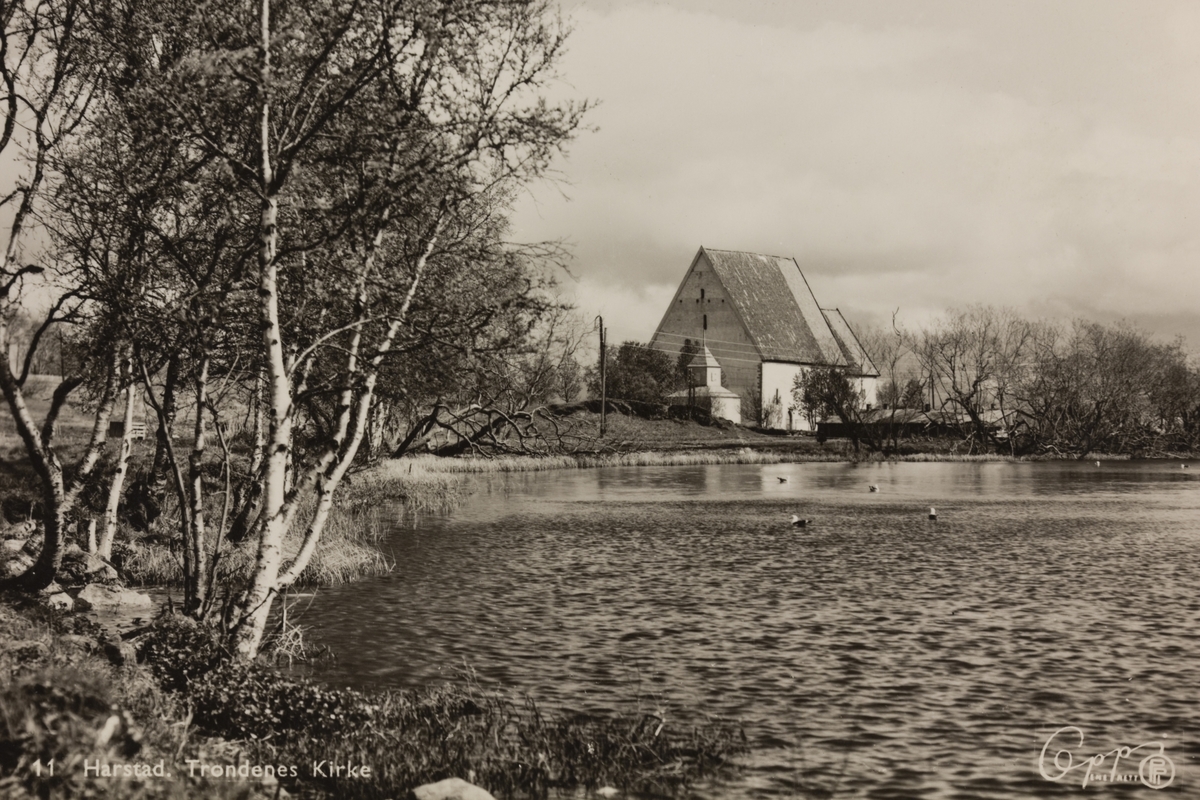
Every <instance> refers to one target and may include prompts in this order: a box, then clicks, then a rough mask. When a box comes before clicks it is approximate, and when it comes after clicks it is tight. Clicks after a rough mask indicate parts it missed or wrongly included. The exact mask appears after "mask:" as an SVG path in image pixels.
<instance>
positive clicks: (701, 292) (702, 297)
mask: <svg viewBox="0 0 1200 800" xmlns="http://www.w3.org/2000/svg"><path fill="white" fill-rule="evenodd" d="M700 299H701V300H703V299H704V290H703V289H701V290H700Z"/></svg>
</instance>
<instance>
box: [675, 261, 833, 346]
mask: <svg viewBox="0 0 1200 800" xmlns="http://www.w3.org/2000/svg"><path fill="white" fill-rule="evenodd" d="M701 256H704V257H705V258H706V259H707V261H708V263H709V264H710V265H711V266H712V269H713V272H714V273H715V274H716V276H717V278H718V279H719V280H720V281H721V284H722V285H723V286H724V287H725V291H726V293H727V294H728V295H729V302H730V303H732V304H733V307H734V310H735V311H736V312H737V314H738V316H739V317H741V319H742V323H743V324H744V325H745V326H746V332H747V333H748V334H749V336H750V339H751V340H752V341H753V342H754V344H755V346H756V347H757V348H758V351H759V353H760V355H761V356H762V358H763V359H764V360H766V361H795V362H800V363H804V364H828V365H831V366H845V365H846V364H847V359H846V355H845V353H844V351H843V349H842V347H841V346H840V345H839V343H838V341H837V338H836V337H835V335H834V332H833V330H831V328H830V324H829V322H828V320H827V319H826V318H825V315H824V314H823V313H822V312H821V308H820V306H818V305H817V300H816V298H815V297H813V293H812V290H811V289H810V288H809V287H808V281H806V280H805V279H804V275H803V273H801V272H800V265H799V264H797V263H796V260H795V259H793V258H783V257H780V256H767V255H760V254H758V253H741V252H737V251H734V250H712V249H709V248H706V247H701V248H700V252H699V253H697V254H696V259H695V260H694V261H693V262H692V264H693V268H694V267H695V265H696V263H698V261H699V259H700V257H701ZM839 316H840V315H839ZM844 322H845V320H843V323H844ZM856 341H857V340H856Z"/></svg>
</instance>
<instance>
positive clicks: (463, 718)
mask: <svg viewBox="0 0 1200 800" xmlns="http://www.w3.org/2000/svg"><path fill="white" fill-rule="evenodd" d="M136 650H137V661H136V662H135V661H134V660H133V658H132V656H133V653H132V648H131V647H130V646H129V645H128V644H126V645H122V644H120V643H119V641H118V640H116V639H114V638H112V637H111V636H110V635H107V634H105V633H104V632H102V631H101V630H100V629H99V628H98V627H97V626H96V625H95V624H94V623H93V622H90V621H89V620H88V619H87V618H85V617H83V616H81V615H78V614H74V615H63V614H60V613H58V612H54V611H51V610H49V609H45V608H42V607H40V606H38V605H36V604H34V603H31V602H29V601H28V600H25V599H22V598H20V597H15V596H10V597H3V598H0V687H2V688H0V796H3V797H6V798H9V797H11V798H26V797H28V798H35V797H37V798H75V797H100V796H103V797H112V798H200V797H205V798H208V797H220V798H257V797H276V796H278V791H277V790H278V789H280V788H283V789H285V790H286V791H287V792H289V793H291V794H293V795H299V796H303V797H313V798H326V797H329V798H332V797H337V798H389V797H390V798H400V797H404V796H405V795H406V793H407V792H408V791H409V790H411V789H412V788H414V787H416V786H418V785H420V784H422V783H427V782H431V781H435V780H439V779H442V778H446V777H462V778H465V779H469V780H472V781H473V782H474V783H476V784H478V785H480V786H483V787H484V788H486V789H488V790H490V791H491V792H493V793H494V794H496V795H497V796H498V797H513V796H521V797H535V798H536V797H546V796H549V795H551V794H552V793H555V792H557V791H560V790H561V791H566V792H576V791H579V790H586V789H597V788H600V787H604V786H611V787H615V788H617V789H620V790H623V791H626V792H640V793H654V794H677V793H679V792H680V791H683V790H685V789H686V788H687V787H688V786H690V785H692V784H694V783H695V782H696V781H702V780H705V779H709V778H712V777H719V776H720V775H722V774H723V773H725V772H726V771H727V770H729V769H731V768H732V767H731V759H733V758H734V757H735V756H736V755H738V754H739V753H741V752H743V751H744V750H745V737H744V735H743V734H742V732H741V730H740V729H739V728H737V727H735V726H732V725H729V724H724V723H721V722H717V721H710V722H707V723H704V724H701V725H684V724H680V723H678V722H676V721H675V720H673V719H670V718H664V717H663V716H661V715H660V714H661V712H655V713H649V712H646V711H643V710H641V709H639V708H638V707H637V705H636V703H634V704H633V705H632V706H631V708H630V709H629V710H628V711H627V712H625V713H618V714H613V715H610V716H604V717H582V716H573V715H569V714H564V713H548V712H545V711H543V710H541V709H539V708H538V707H537V705H536V703H535V702H534V701H533V700H532V699H529V698H523V697H512V696H509V695H507V694H504V693H502V692H499V691H495V690H489V689H485V688H483V687H481V686H480V685H479V684H478V682H476V681H474V680H471V679H469V677H468V678H467V679H465V680H463V681H461V682H459V683H457V684H454V685H445V686H440V687H434V688H430V689H428V690H425V691H420V692H380V693H362V692H355V691H350V690H344V689H332V688H328V687H324V686H321V685H319V684H315V683H309V682H306V681H302V680H295V679H291V678H288V677H285V676H283V675H282V674H280V673H279V672H278V671H276V670H274V669H272V668H271V667H270V666H268V665H266V664H257V663H256V664H237V663H233V662H231V661H230V660H229V659H228V654H227V653H226V651H225V650H224V649H223V647H222V646H221V644H220V643H219V641H218V640H217V639H216V638H215V637H213V636H212V635H211V633H210V632H208V631H206V630H205V629H203V628H200V627H198V626H196V625H195V624H194V623H190V622H186V621H183V620H179V619H176V618H166V619H162V620H159V621H158V622H156V623H155V625H154V626H152V628H151V629H150V630H149V631H148V632H146V633H145V634H144V635H142V636H141V637H140V638H139V640H138V641H137V645H136ZM122 662H123V663H122ZM339 773H340V774H339Z"/></svg>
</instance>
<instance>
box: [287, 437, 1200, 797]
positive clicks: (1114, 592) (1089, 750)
mask: <svg viewBox="0 0 1200 800" xmlns="http://www.w3.org/2000/svg"><path fill="white" fill-rule="evenodd" d="M1194 473H1195V474H1194ZM780 477H784V478H787V482H781V481H780V480H779V478H780ZM869 484H876V485H878V486H879V491H878V492H869V491H868V485H869ZM930 506H935V507H936V508H937V511H938V515H939V517H938V519H937V520H936V521H930V520H929V519H927V516H928V511H929V507H930ZM793 513H796V514H799V515H800V516H802V517H806V518H809V519H811V520H812V522H811V523H810V524H809V526H808V527H807V528H806V529H804V530H799V529H795V528H792V527H791V526H790V525H789V524H788V519H789V517H790V515H791V514H793ZM389 546H390V548H391V550H392V552H393V556H394V558H395V560H396V562H397V568H396V570H395V572H394V573H392V574H390V575H387V576H384V577H381V578H378V579H375V580H370V581H363V582H360V583H356V584H353V585H350V586H344V587H339V588H336V589H332V590H326V591H323V592H321V593H320V594H319V595H318V596H317V597H316V598H315V599H314V600H313V602H312V604H311V606H310V608H309V609H308V611H307V612H306V614H305V617H304V620H303V621H304V623H305V624H307V625H311V626H313V630H312V637H313V638H314V639H315V640H317V641H318V642H321V643H325V644H328V645H330V646H331V647H332V648H334V650H335V651H337V652H338V654H339V661H338V663H337V664H336V665H335V666H334V667H331V668H330V669H329V670H328V672H327V673H326V674H325V676H324V677H326V678H327V679H329V680H331V681H333V682H339V683H344V684H349V685H356V686H389V687H416V686H421V685H425V684H428V683H434V682H440V681H441V680H444V679H449V678H452V677H453V674H454V671H455V669H456V668H458V667H461V666H462V665H463V664H464V663H465V664H468V665H470V666H471V667H473V668H474V669H476V670H477V671H478V673H479V675H480V676H481V677H482V678H483V679H484V680H485V681H486V682H489V683H490V682H495V683H497V684H500V685H503V686H504V687H506V688H510V689H515V690H519V691H523V692H528V693H530V694H532V695H534V696H535V697H536V698H537V699H538V700H539V701H540V702H541V703H542V704H544V705H547V706H550V707H559V708H567V709H572V710H604V709H610V708H617V707H628V706H629V704H630V703H631V702H633V701H634V700H635V699H636V698H637V697H638V696H639V695H640V697H641V702H642V704H643V705H644V706H651V707H653V708H655V709H657V708H660V707H661V708H665V709H666V710H667V714H668V717H669V718H674V719H676V720H680V721H688V720H695V719H699V718H702V716H703V715H704V714H711V715H716V716H721V717H724V718H728V719H733V720H738V721H740V722H741V723H742V724H743V726H744V728H745V731H746V734H747V736H748V737H749V739H750V743H751V746H752V753H751V755H750V756H749V757H747V758H746V759H745V762H744V764H745V769H744V770H743V771H742V772H741V774H740V775H738V776H736V777H735V778H734V779H733V780H732V781H731V782H729V783H725V784H721V785H718V786H711V787H702V788H701V790H700V795H701V796H704V797H733V798H748V797H823V796H830V794H831V793H832V795H833V796H837V797H870V798H925V797H928V798H992V797H996V798H1024V797H1043V796H1047V797H1049V796H1053V797H1059V796H1062V797H1067V796H1081V795H1082V794H1084V793H1089V794H1091V795H1099V796H1110V795H1111V796H1120V797H1126V796H1132V795H1138V796H1143V797H1144V796H1146V795H1147V794H1148V793H1150V792H1152V789H1151V788H1149V787H1148V786H1147V785H1145V783H1146V782H1151V781H1154V780H1156V779H1157V780H1158V781H1159V782H1160V785H1161V784H1162V782H1165V781H1166V780H1167V778H1168V777H1169V775H1168V771H1169V770H1170V769H1173V770H1174V778H1173V780H1172V782H1171V784H1170V786H1169V787H1168V788H1167V791H1168V792H1171V793H1174V794H1176V795H1177V796H1193V797H1197V796H1200V768H1198V767H1197V763H1196V757H1197V754H1198V750H1200V747H1198V744H1200V596H1198V591H1200V464H1197V465H1195V466H1194V467H1193V468H1192V469H1191V470H1185V469H1181V468H1180V463H1179V462H1166V461H1164V462H1140V463H1138V462H1105V463H1103V464H1102V465H1101V466H1100V467H1097V466H1095V464H1094V462H1086V463H1083V464H1079V463H1074V462H1072V463H1064V462H1055V463H1039V464H1012V463H978V464H972V463H931V464H870V465H851V464H787V465H771V466H757V465H756V466H712V467H663V468H637V467H630V468H609V469H600V470H576V471H556V472H548V473H538V474H509V475H497V476H489V477H481V478H478V479H477V489H476V491H475V492H474V493H473V494H472V496H471V498H470V500H469V501H468V502H467V503H466V504H465V505H463V506H462V507H461V508H460V509H458V510H457V511H456V512H455V513H453V514H452V515H449V516H446V517H430V518H425V519H421V520H419V521H417V522H416V523H415V524H411V523H410V524H408V525H407V526H397V529H396V530H395V532H394V533H393V535H392V537H391V539H390V541H389ZM1070 725H1073V726H1077V727H1078V728H1079V730H1080V733H1082V735H1083V736H1084V737H1085V738H1084V741H1083V742H1082V744H1080V741H1079V735H1080V734H1079V733H1076V732H1073V731H1067V732H1063V733H1060V734H1059V735H1058V736H1057V737H1055V740H1054V742H1053V743H1052V745H1051V747H1050V748H1049V752H1048V755H1047V760H1046V762H1044V763H1045V766H1046V768H1047V770H1048V774H1051V775H1057V774H1058V773H1059V772H1060V770H1057V769H1055V768H1054V766H1053V757H1054V754H1055V752H1057V751H1059V750H1068V751H1070V752H1071V756H1072V758H1073V761H1072V764H1074V765H1077V764H1079V763H1080V761H1081V759H1084V758H1087V757H1089V756H1093V755H1096V754H1101V753H1107V752H1109V751H1111V750H1112V749H1113V748H1117V747H1121V746H1126V747H1129V748H1136V747H1137V746H1138V745H1143V744H1146V743H1150V742H1162V743H1163V747H1164V748H1165V750H1164V754H1165V756H1166V757H1167V760H1166V761H1164V760H1163V759H1161V758H1159V759H1157V760H1154V759H1151V760H1149V761H1145V762H1144V763H1143V759H1146V758H1147V756H1148V755H1152V754H1153V753H1155V752H1157V751H1158V748H1154V747H1143V748H1142V749H1140V750H1133V751H1132V752H1130V753H1128V754H1126V755H1125V757H1124V758H1123V759H1121V760H1120V761H1119V763H1118V769H1117V774H1118V776H1124V777H1125V778H1126V780H1124V781H1123V782H1104V781H1102V780H1100V778H1098V777H1097V775H1099V776H1100V777H1104V776H1107V775H1109V774H1110V769H1111V767H1112V766H1113V758H1112V757H1111V756H1109V757H1108V758H1107V759H1106V760H1105V762H1104V763H1103V764H1102V765H1100V766H1098V767H1096V768H1095V769H1093V770H1092V778H1091V779H1090V783H1089V785H1088V786H1087V788H1086V789H1085V788H1083V787H1082V786H1081V783H1082V781H1083V778H1084V773H1085V772H1086V771H1087V770H1086V769H1075V770H1072V771H1071V772H1070V773H1069V774H1068V775H1067V776H1066V777H1065V778H1064V779H1063V780H1062V781H1060V782H1058V783H1054V782H1051V781H1049V780H1047V779H1046V778H1045V777H1043V775H1042V774H1041V772H1040V771H1039V755H1040V754H1041V752H1042V749H1043V746H1044V745H1045V744H1046V742H1047V740H1048V739H1049V738H1050V737H1051V735H1052V734H1054V732H1055V731H1056V730H1058V729H1060V728H1062V727H1064V726H1070ZM1066 758H1067V756H1066V755H1065V754H1064V755H1062V756H1061V757H1060V764H1062V765H1065V764H1066ZM1139 768H1140V769H1141V774H1143V775H1145V776H1146V782H1143V781H1142V780H1141V779H1140V778H1139V777H1138V775H1139ZM1156 775H1157V776H1158V777H1157V778H1156V777H1155V776H1156Z"/></svg>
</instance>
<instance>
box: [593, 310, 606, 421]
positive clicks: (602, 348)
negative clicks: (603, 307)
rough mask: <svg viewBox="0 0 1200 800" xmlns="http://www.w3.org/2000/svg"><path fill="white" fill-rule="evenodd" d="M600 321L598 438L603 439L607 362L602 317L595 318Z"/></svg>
mask: <svg viewBox="0 0 1200 800" xmlns="http://www.w3.org/2000/svg"><path fill="white" fill-rule="evenodd" d="M596 319H598V320H600V438H601V439H603V438H604V430H605V428H606V427H607V426H606V424H605V423H606V422H607V421H608V384H607V382H606V380H605V378H606V376H605V374H604V372H605V364H606V362H607V361H608V358H607V354H606V353H605V347H606V344H607V343H606V338H607V337H606V336H605V335H604V317H596Z"/></svg>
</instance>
